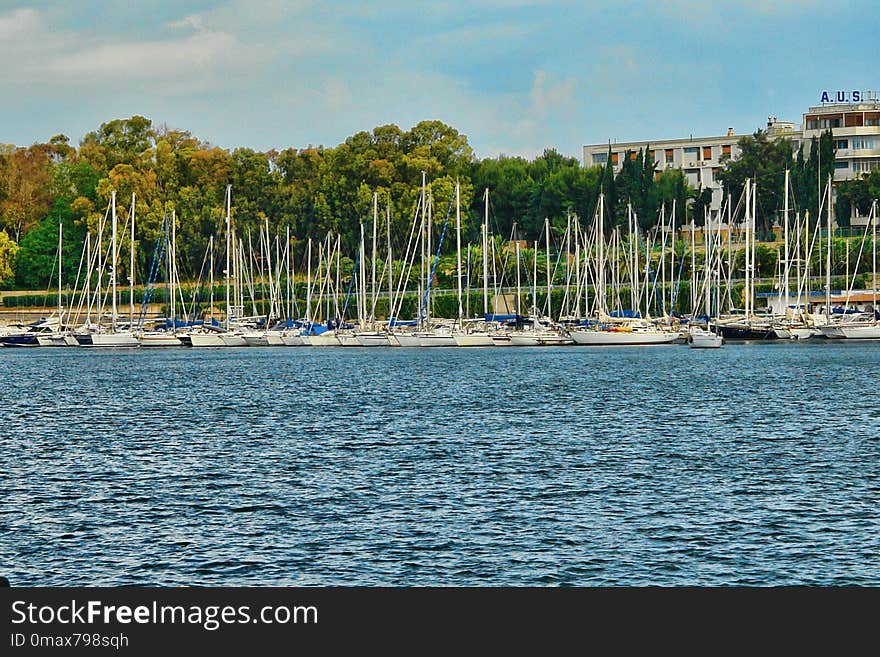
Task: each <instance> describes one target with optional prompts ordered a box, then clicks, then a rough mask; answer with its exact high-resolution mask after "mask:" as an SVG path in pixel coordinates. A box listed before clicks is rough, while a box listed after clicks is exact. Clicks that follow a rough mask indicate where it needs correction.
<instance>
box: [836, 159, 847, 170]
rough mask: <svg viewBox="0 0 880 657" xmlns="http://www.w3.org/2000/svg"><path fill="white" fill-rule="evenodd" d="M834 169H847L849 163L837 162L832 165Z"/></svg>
mask: <svg viewBox="0 0 880 657" xmlns="http://www.w3.org/2000/svg"><path fill="white" fill-rule="evenodd" d="M834 168H835V169H838V170H842V169H849V162H846V161H840V160H837V161H836V162H835V163H834Z"/></svg>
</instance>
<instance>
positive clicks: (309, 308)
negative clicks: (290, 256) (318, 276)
mask: <svg viewBox="0 0 880 657" xmlns="http://www.w3.org/2000/svg"><path fill="white" fill-rule="evenodd" d="M300 266H302V265H300ZM306 266H307V273H306V323H307V324H308V325H309V328H311V326H312V238H311V237H310V238H309V246H308V255H307V256H306Z"/></svg>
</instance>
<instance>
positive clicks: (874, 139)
mask: <svg viewBox="0 0 880 657" xmlns="http://www.w3.org/2000/svg"><path fill="white" fill-rule="evenodd" d="M829 128H830V129H831V131H832V134H833V135H834V146H835V148H836V149H837V153H836V156H835V163H834V169H835V170H834V181H835V182H840V181H842V180H850V179H852V178H857V177H859V176H861V175H862V174H865V173H870V172H871V170H872V169H880V101H877V100H871V101H869V102H864V103H834V104H830V105H820V106H817V107H811V108H810V109H809V110H808V111H807V113H806V114H804V123H803V128H802V130H801V132H800V133H798V140H799V142H800V141H804V142H806V143H807V148H805V149H804V150H805V151H808V150H809V143H810V141H811V140H812V139H813V137H816V138H818V137H819V135H821V134H822V133H823V132H824V131H825V130H828V129H829Z"/></svg>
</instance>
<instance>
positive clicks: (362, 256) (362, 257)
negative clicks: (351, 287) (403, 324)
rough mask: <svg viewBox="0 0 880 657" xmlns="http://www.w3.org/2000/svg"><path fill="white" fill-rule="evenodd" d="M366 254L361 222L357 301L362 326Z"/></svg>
mask: <svg viewBox="0 0 880 657" xmlns="http://www.w3.org/2000/svg"><path fill="white" fill-rule="evenodd" d="M365 255H366V247H365V245H364V224H363V222H361V253H360V261H361V263H360V279H361V280H360V285H359V286H358V287H359V288H360V294H359V295H358V296H359V297H360V301H359V302H358V325H359V326H360V327H361V328H363V316H364V315H365V314H366V312H365V311H366V307H367V281H366V278H367V265H366V263H365V262H364V260H365V259H366V258H365Z"/></svg>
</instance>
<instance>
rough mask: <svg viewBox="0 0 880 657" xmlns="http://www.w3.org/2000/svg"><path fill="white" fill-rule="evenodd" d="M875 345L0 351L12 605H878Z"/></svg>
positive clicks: (4, 550) (0, 542) (879, 366)
mask: <svg viewBox="0 0 880 657" xmlns="http://www.w3.org/2000/svg"><path fill="white" fill-rule="evenodd" d="M878 373H880V344H874V343H872V344H866V343H862V344H849V343H847V344H839V343H821V344H788V343H777V344H766V345H750V346H734V345H727V346H725V347H723V348H722V349H720V350H709V351H702V350H693V349H687V348H685V347H682V346H666V347H650V348H629V349H625V348H604V349H603V348H592V349H591V348H576V347H567V348H535V349H527V348H491V349H484V350H469V349H416V350H410V349H381V348H376V349H348V348H342V349H340V348H335V349H333V348H329V349H321V348H292V349H291V348H287V349H285V348H276V349H240V350H239V349H219V350H192V349H190V350H186V349H179V350H171V351H147V350H135V351H130V352H123V351H119V352H112V351H103V350H89V349H57V350H53V349H36V350H22V351H17V350H12V349H8V350H2V351H0V454H2V475H0V574H3V575H6V576H7V577H8V578H9V579H10V580H11V582H12V584H13V585H16V584H17V585H126V584H155V585H168V586H173V585H231V586H238V585H279V586H286V585H292V586H298V585H392V586H402V585H492V586H494V585H514V586H520V585H587V586H592V585H654V584H656V585H726V584H731V585H734V584H735V585H792V584H811V585H822V584H864V585H873V586H877V585H880V398H878V396H877V394H876V381H877V375H878Z"/></svg>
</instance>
